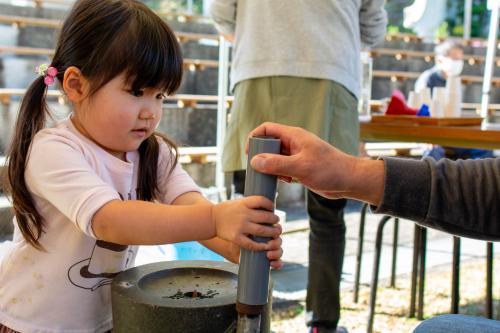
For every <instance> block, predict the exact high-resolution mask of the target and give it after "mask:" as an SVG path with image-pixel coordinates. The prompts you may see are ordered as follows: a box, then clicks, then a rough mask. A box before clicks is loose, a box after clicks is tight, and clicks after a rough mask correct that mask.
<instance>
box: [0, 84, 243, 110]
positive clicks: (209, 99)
mask: <svg viewBox="0 0 500 333" xmlns="http://www.w3.org/2000/svg"><path fill="white" fill-rule="evenodd" d="M25 93H26V89H19V88H1V89H0V102H1V103H2V104H5V105H8V104H10V100H11V97H12V96H15V97H22V96H24V94H25ZM47 96H48V97H55V98H63V94H62V93H61V92H60V91H59V90H55V89H49V90H47ZM233 99H234V98H233V96H228V97H226V103H227V105H226V107H230V106H231V103H232V102H233ZM217 100H218V97H217V96H216V95H190V94H177V95H174V96H168V97H167V99H166V101H167V102H168V101H169V102H175V103H177V106H178V107H180V108H184V107H196V106H197V104H198V103H209V104H215V103H217Z"/></svg>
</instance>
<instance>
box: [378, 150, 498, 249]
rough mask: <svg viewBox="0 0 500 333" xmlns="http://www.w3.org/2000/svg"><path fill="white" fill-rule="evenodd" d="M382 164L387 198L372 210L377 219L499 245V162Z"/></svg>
mask: <svg viewBox="0 0 500 333" xmlns="http://www.w3.org/2000/svg"><path fill="white" fill-rule="evenodd" d="M384 162H385V175H386V178H385V179H386V180H385V188H384V196H383V199H382V203H381V204H380V206H379V207H372V209H373V210H374V211H375V212H376V213H381V214H387V215H393V216H398V217H402V218H407V219H410V220H414V221H416V222H418V223H419V224H422V225H424V226H428V227H431V228H435V229H439V230H442V231H445V232H448V233H452V234H455V235H459V236H465V237H470V238H478V239H484V240H500V158H495V159H492V158H489V159H481V160H458V161H451V160H447V159H443V160H440V161H439V162H436V161H435V160H434V159H432V158H426V159H423V160H410V159H396V158H384Z"/></svg>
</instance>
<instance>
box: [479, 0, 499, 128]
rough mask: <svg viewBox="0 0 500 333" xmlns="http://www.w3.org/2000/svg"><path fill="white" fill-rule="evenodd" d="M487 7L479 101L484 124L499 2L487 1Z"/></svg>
mask: <svg viewBox="0 0 500 333" xmlns="http://www.w3.org/2000/svg"><path fill="white" fill-rule="evenodd" d="M488 5H489V6H490V7H491V17H490V31H489V34H488V48H487V50H486V61H485V64H484V78H483V96H482V99H481V117H483V119H484V122H485V123H488V104H489V100H490V89H491V77H492V75H493V62H494V60H495V52H496V48H497V32H498V6H499V1H498V0H496V1H489V2H488Z"/></svg>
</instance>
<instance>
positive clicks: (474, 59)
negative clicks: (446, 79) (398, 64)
mask: <svg viewBox="0 0 500 333" xmlns="http://www.w3.org/2000/svg"><path fill="white" fill-rule="evenodd" d="M368 53H369V54H370V55H371V56H372V57H378V56H392V57H394V58H396V59H397V60H401V59H407V58H423V59H424V60H425V61H426V62H430V61H432V60H434V57H435V55H434V53H433V52H425V51H414V50H399V49H388V48H375V49H373V50H370V51H368ZM464 61H467V62H468V63H469V65H471V66H472V65H475V64H480V63H484V62H485V61H486V57H485V56H481V55H472V54H464ZM495 63H496V65H497V66H500V57H496V58H495Z"/></svg>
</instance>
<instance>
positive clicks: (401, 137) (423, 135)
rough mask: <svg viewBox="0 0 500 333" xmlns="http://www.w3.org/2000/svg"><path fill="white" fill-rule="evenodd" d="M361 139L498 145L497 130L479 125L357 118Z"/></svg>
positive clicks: (459, 144)
mask: <svg viewBox="0 0 500 333" xmlns="http://www.w3.org/2000/svg"><path fill="white" fill-rule="evenodd" d="M360 127H361V140H363V141H397V142H419V143H432V144H439V145H442V146H450V147H465V148H485V149H500V131H497V130H483V129H481V128H480V127H479V126H431V125H417V124H405V123H373V122H371V121H366V120H364V121H360Z"/></svg>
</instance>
